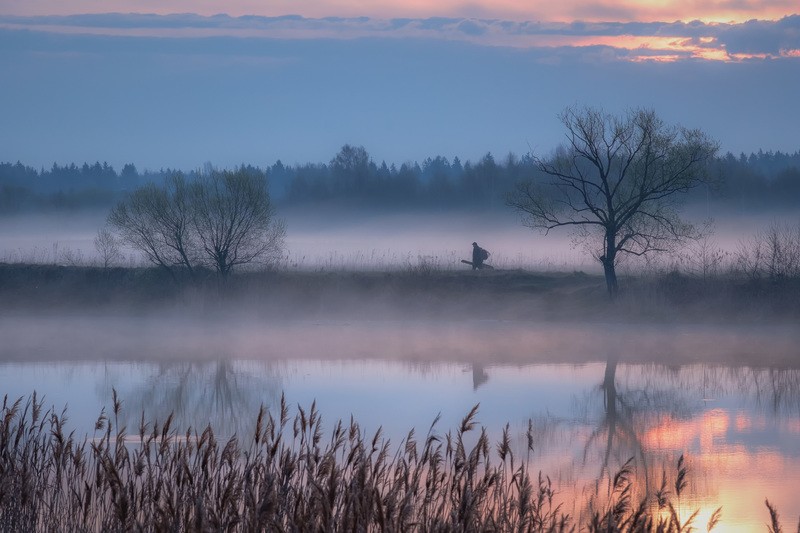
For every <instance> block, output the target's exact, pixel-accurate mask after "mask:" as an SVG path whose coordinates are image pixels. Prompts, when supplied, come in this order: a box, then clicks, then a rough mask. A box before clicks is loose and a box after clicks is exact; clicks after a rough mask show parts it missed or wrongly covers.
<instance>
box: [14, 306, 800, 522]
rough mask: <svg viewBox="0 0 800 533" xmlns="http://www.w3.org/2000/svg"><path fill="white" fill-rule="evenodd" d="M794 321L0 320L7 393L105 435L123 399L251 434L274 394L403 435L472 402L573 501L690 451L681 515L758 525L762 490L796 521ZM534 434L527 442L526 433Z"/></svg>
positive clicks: (132, 429) (332, 417)
mask: <svg viewBox="0 0 800 533" xmlns="http://www.w3.org/2000/svg"><path fill="white" fill-rule="evenodd" d="M797 329H798V328H796V327H795V326H793V325H784V326H763V327H747V328H744V327H742V326H740V325H716V326H715V325H710V326H696V325H694V326H692V325H673V326H669V327H664V326H655V325H653V326H638V327H633V326H630V327H629V326H619V325H617V326H610V325H608V324H602V323H600V324H563V323H562V324H541V323H540V324H526V323H521V322H520V323H516V322H492V321H465V322H461V323H454V324H447V323H441V324H436V323H433V324H431V323H422V322H402V321H382V322H378V321H376V322H360V323H354V322H344V321H342V322H330V321H328V322H308V323H302V322H287V323H273V324H270V325H259V326H255V325H253V324H238V325H232V324H227V325H225V326H224V327H223V326H221V325H220V324H203V323H193V322H188V321H187V322H176V321H172V322H169V323H165V322H163V321H162V322H159V321H157V320H152V321H148V320H146V319H143V318H141V317H140V318H130V319H126V320H117V319H113V318H109V317H88V318H86V317H82V318H80V319H79V318H75V317H50V318H48V317H13V316H7V317H4V319H3V323H2V324H0V334H2V336H3V338H4V340H5V341H7V342H4V346H3V347H2V348H0V361H4V362H3V363H0V375H2V389H3V393H4V394H6V395H8V397H9V398H16V397H21V396H28V395H29V394H30V393H31V392H32V391H33V390H36V391H37V393H38V394H39V395H45V398H46V401H45V405H46V406H48V407H49V406H54V407H55V408H56V409H57V410H59V411H60V410H61V409H62V408H63V407H64V406H67V407H68V411H67V412H68V415H69V422H68V426H69V427H70V428H72V429H75V430H76V433H77V434H88V435H89V436H91V435H92V433H93V427H94V421H95V419H96V418H97V416H98V414H99V413H100V411H101V409H102V408H103V407H104V406H105V407H106V410H107V411H108V410H109V409H110V406H111V395H112V388H113V389H116V391H117V392H118V394H119V396H120V397H121V398H122V400H123V420H121V423H124V424H125V425H127V426H128V433H129V434H134V435H135V434H137V433H138V430H137V428H138V424H139V420H140V418H141V416H142V413H144V415H145V418H146V419H148V420H155V419H157V420H160V421H163V420H164V419H166V417H167V416H168V415H169V413H174V414H175V415H176V422H177V425H178V427H181V428H185V427H186V426H192V427H195V428H200V429H202V428H204V427H205V426H206V425H207V424H211V425H212V426H213V427H214V429H215V431H216V432H217V434H218V435H220V436H221V435H225V436H228V435H233V434H237V435H240V436H243V437H242V438H244V439H246V438H248V435H249V434H250V433H251V432H252V428H253V426H254V424H255V418H256V415H257V412H258V409H259V406H261V405H262V404H263V405H265V406H267V407H268V408H270V409H272V410H273V412H274V410H275V407H276V405H277V404H278V403H279V401H280V397H281V394H283V395H285V398H286V400H287V402H288V404H289V405H290V406H292V407H293V409H296V408H297V406H298V405H299V406H302V407H304V408H306V409H307V408H309V407H310V406H311V404H312V402H314V401H316V404H317V406H318V408H319V410H320V412H321V414H322V416H323V420H324V427H325V428H326V429H331V428H332V427H333V425H334V423H335V421H336V420H338V419H344V420H346V421H349V419H350V417H351V416H353V417H354V418H355V419H356V420H357V421H358V422H359V423H360V424H361V427H362V428H363V429H364V430H365V432H366V433H367V434H370V433H373V432H375V431H376V430H377V429H378V428H379V427H380V428H382V430H383V431H384V434H385V436H386V437H387V438H390V439H391V441H392V442H393V443H400V442H401V441H402V439H403V438H404V436H405V435H406V434H407V432H408V431H409V430H410V429H411V428H416V432H417V435H424V434H425V433H426V432H427V431H428V429H429V427H430V426H431V423H432V422H433V420H434V419H435V417H436V416H437V415H438V414H440V415H441V419H440V420H439V421H438V423H437V424H436V426H435V428H434V431H436V432H438V433H439V434H444V433H446V432H447V431H449V430H453V429H455V428H456V426H457V425H458V424H459V422H460V420H461V418H462V417H464V415H466V414H467V412H468V411H469V410H470V409H471V408H472V407H473V406H474V405H476V404H480V407H479V411H478V422H479V423H480V424H481V425H482V426H485V427H486V428H487V430H488V431H489V435H490V437H491V439H492V441H493V442H496V441H497V439H498V438H499V436H500V435H501V432H502V430H503V428H504V427H505V425H506V424H508V425H509V429H510V432H511V435H512V437H513V441H512V444H513V450H514V453H515V454H516V456H517V457H519V458H520V459H522V458H525V459H526V460H529V461H530V462H531V464H533V465H534V468H535V469H539V470H541V471H542V472H543V473H544V474H546V475H548V476H550V478H551V479H552V480H553V483H554V485H555V487H556V489H557V490H558V493H559V496H558V497H559V498H561V501H564V502H569V503H568V506H567V507H566V508H565V509H564V510H565V511H566V512H569V513H570V514H572V515H573V516H581V515H582V514H584V513H585V512H586V505H587V502H588V501H589V500H591V499H596V500H598V501H600V500H602V499H603V498H604V497H606V496H607V494H608V492H609V490H610V476H613V475H614V473H615V472H616V471H617V470H618V469H619V468H620V467H621V466H622V465H623V464H624V463H625V462H626V461H627V460H628V459H629V458H633V464H634V467H635V477H636V481H637V487H638V491H639V492H640V493H641V494H644V492H645V491H648V490H649V491H651V492H652V491H653V490H654V489H656V488H657V487H658V485H659V484H660V482H661V477H662V472H666V474H667V479H668V480H670V482H672V480H674V476H675V469H676V467H675V465H676V463H677V461H678V458H679V457H680V456H681V455H682V454H683V455H684V456H685V457H686V460H687V464H688V467H689V476H688V479H689V485H688V488H687V490H686V492H684V494H683V496H682V497H681V499H680V506H679V507H680V509H679V512H680V513H681V516H682V517H684V518H685V517H688V516H689V515H690V514H691V512H693V511H694V510H695V509H699V510H700V514H699V515H698V518H697V520H696V522H695V524H696V526H698V528H699V529H701V530H704V529H705V526H704V524H705V523H706V522H707V520H708V518H709V517H710V516H711V514H712V513H713V511H714V510H715V509H716V508H717V507H718V506H722V522H721V524H720V526H718V529H717V530H722V531H751V530H753V529H764V527H765V526H764V524H765V523H767V522H768V520H769V515H768V513H767V510H766V507H765V506H764V499H765V498H768V499H769V500H770V502H771V503H773V504H774V505H775V506H776V507H777V509H778V510H779V512H780V513H781V516H782V517H783V518H784V520H788V523H789V524H792V523H794V520H795V519H796V518H795V517H797V516H798V515H800V496H798V494H797V490H796V488H797V487H798V486H800V359H798V353H797V352H798V346H800V343H798V342H797V336H798V332H797ZM529 428H530V430H531V434H532V436H533V441H532V444H533V451H532V452H530V451H529V450H528V446H527V433H528V430H529Z"/></svg>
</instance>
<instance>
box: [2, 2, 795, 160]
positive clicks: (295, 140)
mask: <svg viewBox="0 0 800 533" xmlns="http://www.w3.org/2000/svg"><path fill="white" fill-rule="evenodd" d="M0 69H2V72H4V73H5V75H4V81H3V83H2V84H0V116H2V117H3V123H4V125H5V127H4V128H2V129H0V160H3V161H17V160H20V161H21V162H23V163H25V164H29V165H33V166H37V167H38V166H50V165H52V163H53V162H58V163H60V164H62V163H68V162H73V161H75V162H83V161H85V160H86V161H94V160H100V161H108V162H109V163H111V164H113V165H115V166H116V167H118V168H119V167H121V165H122V164H124V163H126V162H133V163H135V164H136V165H137V167H139V168H140V169H142V168H151V169H156V168H161V167H173V168H183V169H191V168H196V167H199V166H201V165H202V164H204V163H205V162H211V163H213V164H215V165H218V166H232V165H235V164H238V163H252V164H259V165H263V164H271V163H273V162H274V161H275V160H277V159H281V160H282V161H283V162H284V163H289V164H291V163H303V162H321V161H328V160H329V159H330V158H331V157H332V156H333V155H334V154H335V152H336V151H337V150H338V149H339V148H340V147H341V146H342V145H343V144H345V143H351V144H359V145H364V146H365V147H366V148H367V150H368V151H369V153H370V154H371V155H372V156H373V158H374V159H375V160H376V161H378V162H380V161H381V160H386V161H387V162H389V163H391V162H394V163H398V164H399V163H402V162H405V161H410V160H418V161H421V160H422V159H424V158H425V157H428V156H435V155H444V156H446V157H448V158H452V157H453V156H459V157H461V158H462V159H472V160H474V159H477V158H479V157H481V156H482V155H484V154H485V153H486V152H489V151H491V152H492V153H493V154H495V156H497V157H502V156H503V155H505V154H506V153H508V152H509V151H511V152H514V153H516V154H518V155H521V154H523V153H526V152H529V151H531V150H532V151H534V152H536V153H537V154H540V155H541V154H542V153H547V152H549V151H550V150H552V149H553V148H555V147H556V146H557V145H558V144H559V143H560V142H561V140H562V139H563V132H562V130H561V128H560V125H559V123H558V121H557V119H556V115H557V114H558V113H559V112H560V111H561V110H562V109H563V108H564V107H566V106H569V105H573V104H579V105H583V104H588V105H594V106H601V107H604V108H605V109H606V110H609V111H612V112H616V111H622V110H624V109H625V108H628V107H637V106H645V107H653V108H654V109H655V110H656V111H657V112H658V113H659V114H660V115H661V116H662V117H663V118H664V119H666V120H667V121H668V122H671V123H680V124H683V125H685V126H689V127H699V128H702V129H704V130H706V131H707V132H708V133H709V134H710V135H711V136H712V137H714V138H716V139H717V140H719V142H720V144H721V146H722V149H723V151H727V150H730V151H733V152H734V153H738V152H740V151H745V152H750V151H757V150H758V149H760V148H761V149H764V150H769V149H771V150H783V151H795V150H797V149H800V106H798V105H797V103H796V101H797V94H800V16H797V15H793V16H784V17H782V18H780V19H777V20H751V21H745V22H725V23H721V22H705V21H700V20H695V21H690V22H669V23H661V22H658V21H621V22H602V21H598V22H584V21H572V22H558V21H538V22H531V21H525V20H521V19H517V20H504V19H496V18H464V17H436V18H377V17H358V18H352V17H339V18H313V17H306V16H301V15H295V16H280V17H266V16H231V15H218V16H206V15H202V14H183V15H157V14H141V13H140V14H136V13H129V14H99V13H98V14H93V15H68V16H61V15H57V16H56V15H53V16H44V15H40V14H37V15H26V14H24V13H23V14H19V13H14V14H3V12H2V11H1V10H0Z"/></svg>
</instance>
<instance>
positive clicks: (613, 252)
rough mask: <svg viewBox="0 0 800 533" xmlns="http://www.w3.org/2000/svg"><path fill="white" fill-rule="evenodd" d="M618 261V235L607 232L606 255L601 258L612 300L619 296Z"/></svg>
mask: <svg viewBox="0 0 800 533" xmlns="http://www.w3.org/2000/svg"><path fill="white" fill-rule="evenodd" d="M616 260H617V242H616V234H615V233H614V232H613V231H611V230H607V231H606V254H605V255H603V256H601V257H600V262H601V263H603V273H604V274H605V276H606V288H607V289H608V296H609V298H611V299H612V300H613V299H614V298H616V296H617V290H618V289H619V286H618V285H617V271H616V267H615V263H616Z"/></svg>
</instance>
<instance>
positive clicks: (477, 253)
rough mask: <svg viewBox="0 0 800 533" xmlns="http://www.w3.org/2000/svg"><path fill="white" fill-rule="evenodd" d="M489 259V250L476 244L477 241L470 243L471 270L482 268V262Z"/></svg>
mask: <svg viewBox="0 0 800 533" xmlns="http://www.w3.org/2000/svg"><path fill="white" fill-rule="evenodd" d="M487 259H489V252H487V251H486V250H484V249H483V248H481V247H480V246H478V243H477V242H473V243H472V270H476V269H478V268H483V262H484V261H486V260H487Z"/></svg>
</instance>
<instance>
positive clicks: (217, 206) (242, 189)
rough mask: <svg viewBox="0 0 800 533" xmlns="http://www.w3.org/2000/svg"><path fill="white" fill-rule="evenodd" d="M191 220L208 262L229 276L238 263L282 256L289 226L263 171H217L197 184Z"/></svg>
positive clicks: (205, 259)
mask: <svg viewBox="0 0 800 533" xmlns="http://www.w3.org/2000/svg"><path fill="white" fill-rule="evenodd" d="M192 206H193V209H194V212H193V217H192V224H193V227H194V232H195V235H196V236H197V240H198V243H199V246H200V247H201V248H202V250H203V252H204V254H203V255H204V261H205V262H207V263H209V264H210V266H212V267H213V268H214V269H215V270H216V271H217V272H218V273H219V274H220V275H222V276H227V275H228V274H229V273H230V271H231V270H232V269H233V268H234V267H235V266H237V265H244V264H248V263H252V262H254V261H257V260H263V261H267V262H269V261H271V260H274V259H277V257H278V255H279V254H280V251H281V249H282V248H283V239H284V236H285V234H286V230H285V227H284V224H283V222H282V221H280V220H277V219H276V218H275V214H274V209H273V207H272V204H271V202H270V197H269V191H268V189H267V177H266V175H265V174H264V173H263V172H260V171H255V170H252V169H246V168H244V167H242V168H240V169H239V170H236V171H234V172H229V171H213V172H211V173H210V174H209V175H207V176H206V177H204V178H202V179H201V180H200V181H198V182H197V183H195V184H193V187H192Z"/></svg>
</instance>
